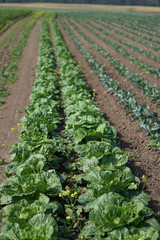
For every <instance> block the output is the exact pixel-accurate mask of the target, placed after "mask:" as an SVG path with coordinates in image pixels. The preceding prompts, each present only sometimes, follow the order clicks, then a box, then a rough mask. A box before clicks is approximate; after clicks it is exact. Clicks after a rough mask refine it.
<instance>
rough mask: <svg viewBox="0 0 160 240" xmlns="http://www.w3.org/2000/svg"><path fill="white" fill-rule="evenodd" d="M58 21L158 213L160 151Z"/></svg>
mask: <svg viewBox="0 0 160 240" xmlns="http://www.w3.org/2000/svg"><path fill="white" fill-rule="evenodd" d="M57 22H58V25H59V27H60V29H61V32H62V35H63V38H64V41H65V42H66V44H67V45H68V46H69V49H70V51H71V52H72V54H73V56H74V58H75V60H76V61H77V62H78V61H81V67H82V71H83V74H84V75H85V79H86V82H87V83H88V84H89V86H90V88H91V89H96V98H95V104H96V105H97V106H99V108H100V110H101V111H102V112H103V113H104V116H105V118H106V120H108V121H109V122H110V123H111V124H113V125H114V126H115V128H116V129H117V131H118V137H119V141H120V146H121V148H122V149H124V150H125V151H127V152H131V153H132V154H133V156H132V157H130V160H129V162H128V165H129V167H130V168H131V169H132V171H133V172H134V173H135V174H136V175H137V176H139V177H140V178H141V177H142V175H143V174H145V175H146V184H147V190H146V192H147V193H148V194H149V195H150V197H151V201H150V207H151V208H152V209H153V210H154V211H155V212H158V211H159V210H160V171H159V168H160V153H159V152H155V151H154V150H153V149H152V148H149V147H147V144H148V143H149V137H148V136H146V135H145V132H144V131H143V130H141V131H136V129H137V123H136V122H130V120H129V116H127V115H126V111H125V110H124V108H123V106H122V104H121V103H119V102H118V99H117V98H116V97H115V96H113V95H112V94H111V92H108V91H107V89H106V88H105V87H104V85H103V83H101V82H100V81H99V79H98V77H97V75H95V74H94V73H93V72H92V71H91V69H90V67H89V65H88V63H87V62H86V60H85V59H84V57H83V56H82V55H81V53H80V52H79V51H78V50H77V48H76V47H75V45H74V43H73V42H72V40H71V38H70V37H69V36H68V34H67V33H66V32H65V31H64V29H63V27H62V26H61V24H60V22H59V21H58V20H57ZM94 56H95V55H94ZM113 77H114V76H112V78H113ZM116 77H117V76H115V78H116ZM113 79H114V78H113Z"/></svg>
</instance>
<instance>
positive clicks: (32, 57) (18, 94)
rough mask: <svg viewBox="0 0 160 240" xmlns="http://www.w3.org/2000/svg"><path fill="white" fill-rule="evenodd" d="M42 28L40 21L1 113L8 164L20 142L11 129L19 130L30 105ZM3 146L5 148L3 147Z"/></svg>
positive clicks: (2, 149) (1, 150)
mask: <svg viewBox="0 0 160 240" xmlns="http://www.w3.org/2000/svg"><path fill="white" fill-rule="evenodd" d="M40 28H41V20H38V22H37V23H36V24H35V26H34V28H33V30H32V32H31V34H30V36H29V38H28V41H27V45H26V46H25V47H24V50H23V54H22V58H21V61H20V63H19V66H18V70H17V75H18V80H17V82H16V83H15V84H14V85H10V89H9V91H10V93H11V94H10V96H9V97H8V98H7V99H6V104H5V107H6V108H5V109H4V110H3V111H2V113H1V115H2V116H3V118H2V119H0V156H1V157H3V158H5V162H7V163H9V162H10V157H9V152H10V150H11V147H12V145H13V143H15V142H16V141H17V140H18V134H14V132H12V131H11V128H16V129H17V128H18V127H17V123H18V122H20V119H21V118H22V117H23V116H24V114H25V108H26V107H27V105H28V104H29V96H30V94H31V91H32V86H33V81H34V78H35V73H36V69H35V66H36V63H37V58H38V50H39V46H38V40H39V37H40ZM19 128H20V127H19ZM3 144H5V146H2V145H3ZM4 167H5V166H4V165H2V166H1V169H0V182H1V181H2V180H4V179H5V178H6V176H5V171H4Z"/></svg>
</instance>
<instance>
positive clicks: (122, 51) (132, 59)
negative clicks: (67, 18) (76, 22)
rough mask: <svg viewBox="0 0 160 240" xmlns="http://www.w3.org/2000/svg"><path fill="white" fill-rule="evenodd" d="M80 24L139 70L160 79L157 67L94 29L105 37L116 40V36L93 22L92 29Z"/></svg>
mask: <svg viewBox="0 0 160 240" xmlns="http://www.w3.org/2000/svg"><path fill="white" fill-rule="evenodd" d="M86 22H87V20H86ZM80 24H81V25H82V26H84V27H85V28H86V29H87V30H88V31H89V32H91V33H93V34H94V35H95V36H96V37H98V38H99V39H101V40H102V41H103V42H104V43H106V44H107V45H109V46H111V47H112V48H113V49H114V50H116V51H117V52H119V53H120V54H122V55H123V56H124V57H126V58H128V59H129V60H130V62H131V63H132V64H135V65H137V66H138V67H139V68H141V69H144V70H146V71H147V72H149V73H150V74H153V75H154V76H156V77H157V78H160V70H159V69H156V68H155V66H153V65H149V64H147V63H145V62H142V61H141V60H140V59H139V58H138V57H136V56H133V55H132V54H130V53H129V52H127V50H125V49H124V48H123V47H121V46H120V45H118V44H116V43H114V42H112V41H110V40H108V39H107V38H106V37H104V36H103V35H100V34H99V33H97V32H96V31H95V30H94V29H96V30H98V31H100V32H102V33H103V34H104V35H106V36H109V37H112V38H114V39H116V37H115V35H113V34H110V33H108V32H106V31H105V30H104V29H103V28H100V27H97V26H95V25H94V24H92V23H91V22H89V25H90V27H89V26H87V25H86V24H85V23H84V22H83V23H82V22H80Z"/></svg>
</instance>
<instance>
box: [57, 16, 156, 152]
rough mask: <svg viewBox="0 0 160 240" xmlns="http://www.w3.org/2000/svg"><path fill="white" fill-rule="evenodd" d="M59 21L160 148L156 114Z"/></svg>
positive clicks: (109, 88)
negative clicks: (116, 78) (106, 70)
mask: <svg viewBox="0 0 160 240" xmlns="http://www.w3.org/2000/svg"><path fill="white" fill-rule="evenodd" d="M61 23H62V25H63V28H64V29H65V30H66V32H67V33H68V34H69V36H70V37H71V38H72V40H73V42H74V43H75V45H76V47H77V48H78V49H79V50H80V51H81V53H82V54H83V56H84V57H85V59H86V60H87V61H88V63H89V65H90V66H91V68H92V69H93V71H94V72H95V73H96V74H97V75H98V76H99V79H100V81H102V82H103V83H104V85H105V87H107V88H108V90H109V91H112V92H113V94H114V95H115V96H117V97H118V98H119V100H120V101H121V102H122V103H123V104H124V107H125V108H126V109H128V112H129V113H132V114H133V116H134V119H137V120H138V122H139V126H140V127H141V128H144V129H145V130H146V131H147V134H148V135H150V136H151V145H153V146H157V147H158V149H160V148H159V147H160V135H159V129H160V124H159V119H158V117H157V116H156V114H155V113H151V112H150V110H149V107H148V106H147V105H143V106H142V105H138V104H137V100H136V97H135V96H134V94H132V93H131V92H126V91H124V90H123V89H122V88H121V87H120V86H119V82H117V81H116V82H115V81H113V80H112V79H111V78H110V76H108V75H107V74H106V73H105V71H104V66H103V64H102V63H100V62H99V61H97V60H96V59H95V58H94V57H93V55H92V54H91V53H89V52H88V51H87V50H86V49H85V47H84V45H82V44H80V42H79V41H78V40H77V39H76V37H75V36H74V35H73V33H72V32H71V31H70V30H69V28H68V27H67V25H65V24H64V22H63V20H62V19H61Z"/></svg>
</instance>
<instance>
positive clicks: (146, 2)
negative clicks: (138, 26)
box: [0, 0, 160, 6]
mask: <svg viewBox="0 0 160 240" xmlns="http://www.w3.org/2000/svg"><path fill="white" fill-rule="evenodd" d="M35 2H43V3H48V2H52V3H83V4H84V3H86V4H112V5H137V6H160V0H0V3H35Z"/></svg>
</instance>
